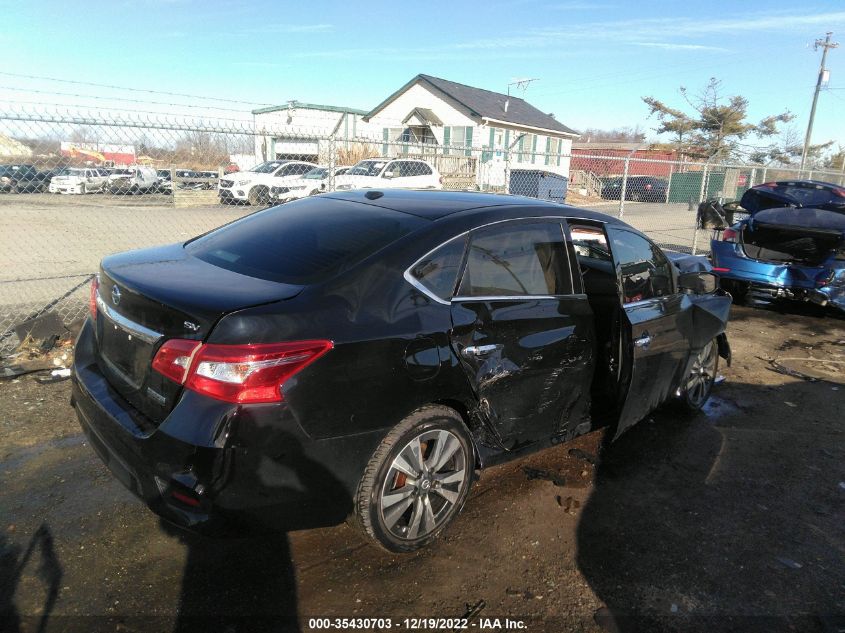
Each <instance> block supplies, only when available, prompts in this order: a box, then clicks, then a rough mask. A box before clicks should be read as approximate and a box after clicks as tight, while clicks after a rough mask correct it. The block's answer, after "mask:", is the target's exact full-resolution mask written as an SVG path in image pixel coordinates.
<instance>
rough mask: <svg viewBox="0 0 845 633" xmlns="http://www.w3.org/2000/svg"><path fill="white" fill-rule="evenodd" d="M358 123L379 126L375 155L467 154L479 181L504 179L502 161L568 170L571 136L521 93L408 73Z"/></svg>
mask: <svg viewBox="0 0 845 633" xmlns="http://www.w3.org/2000/svg"><path fill="white" fill-rule="evenodd" d="M364 121H365V122H367V123H369V124H370V125H371V126H374V127H376V128H380V130H381V141H382V143H381V145H382V154H383V155H386V156H394V155H399V154H427V155H431V156H432V158H435V157H439V156H444V157H447V156H451V157H458V156H464V157H469V158H470V160H468V161H465V162H466V163H467V169H468V170H469V171H471V172H475V173H476V174H477V179H478V184H479V185H482V186H485V185H491V186H497V185H501V184H503V183H504V173H505V167H504V165H505V161H506V159H507V160H508V162H509V163H510V168H511V169H525V168H529V169H530V168H535V169H545V170H548V171H552V172H555V173H559V174H561V175H564V176H568V174H569V156H570V155H571V150H572V141H573V139H576V138H578V137H579V134H578V133H577V132H576V131H574V130H572V129H571V128H569V127H567V126H565V125H564V124H563V123H561V122H560V121H558V120H557V119H555V118H554V117H553V116H552V115H550V114H545V113H543V112H541V111H540V110H538V109H537V108H535V107H534V106H532V105H531V104H530V103H528V102H527V101H525V100H524V99H520V98H518V97H514V96H508V95H505V94H501V93H498V92H492V91H490V90H483V89H481V88H473V87H472V86H466V85H464V84H459V83H456V82H454V81H447V80H445V79H439V78H437V77H432V76H430V75H417V76H416V77H414V78H413V79H411V80H410V81H409V82H408V83H406V84H405V85H404V86H402V87H401V88H399V90H397V91H396V92H394V93H393V94H392V95H390V96H389V97H388V98H387V99H385V100H384V101H382V102H381V103H380V104H379V105H377V106H376V107H375V108H373V109H372V110H371V111H370V112H369V113H368V114H367V115H366V117H364ZM475 161H478V162H477V163H475ZM439 162H440V163H441V165H439V166H440V167H441V170H442V171H448V170H449V168H448V166H446V167H445V169H444V167H443V165H442V163H444V162H448V161H443V160H440V161H439ZM453 162H454V161H453Z"/></svg>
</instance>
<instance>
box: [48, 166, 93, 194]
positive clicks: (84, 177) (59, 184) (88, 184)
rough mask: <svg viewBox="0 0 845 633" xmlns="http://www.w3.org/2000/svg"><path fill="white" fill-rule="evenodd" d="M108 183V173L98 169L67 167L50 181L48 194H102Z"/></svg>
mask: <svg viewBox="0 0 845 633" xmlns="http://www.w3.org/2000/svg"><path fill="white" fill-rule="evenodd" d="M106 182H108V172H107V171H106V170H105V169H100V168H98V167H84V168H83V167H68V168H66V169H63V170H62V171H61V172H60V173H59V174H58V175H56V176H53V177H52V178H51V179H50V184H49V186H48V187H47V190H48V191H49V192H50V193H72V194H83V195H84V194H86V193H94V192H95V191H97V192H102V191H103V189H104V188H105V186H106Z"/></svg>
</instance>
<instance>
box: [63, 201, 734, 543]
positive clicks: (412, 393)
mask: <svg viewBox="0 0 845 633" xmlns="http://www.w3.org/2000/svg"><path fill="white" fill-rule="evenodd" d="M684 261H686V262H692V263H693V265H692V267H691V268H692V272H684V271H683V270H682V269H681V268H680V267H679V266H681V264H677V265H676V264H675V263H673V262H672V261H671V260H670V259H669V258H668V257H667V255H666V254H665V253H664V252H663V251H662V250H661V249H660V248H659V247H658V246H656V245H655V244H654V243H653V242H651V241H650V240H649V239H648V238H647V237H645V236H644V235H642V234H641V233H639V232H638V231H636V230H635V229H633V228H631V227H630V226H628V225H626V224H624V223H623V222H621V221H619V220H617V219H615V218H612V217H609V216H606V215H602V214H600V213H595V212H591V211H586V210H583V209H577V208H574V207H568V206H563V205H559V204H554V203H549V202H545V201H541V200H536V199H532V198H522V197H516V196H514V197H511V196H497V195H492V194H484V193H470V192H435V191H395V190H394V191H391V190H384V191H381V190H372V191H367V192H364V191H354V192H346V193H339V192H338V193H331V194H322V195H319V196H313V197H308V198H304V199H301V200H296V201H294V202H291V203H289V204H286V205H284V206H278V207H273V208H270V209H267V210H264V211H261V212H259V213H254V214H250V215H248V216H246V217H244V218H241V219H239V220H237V221H235V222H233V223H230V224H227V225H225V226H223V227H221V228H219V229H216V230H214V231H211V232H209V233H206V234H204V235H203V236H200V237H198V238H195V239H192V240H189V241H187V242H185V243H177V244H172V245H169V246H162V247H157V248H148V249H144V250H136V251H132V252H129V253H124V254H118V255H113V256H110V257H107V258H105V259H104V260H103V261H102V264H101V266H100V272H99V276H98V277H97V278H96V279H95V280H94V282H93V283H92V287H91V316H90V318H89V319H87V320H86V322H85V324H84V325H83V327H82V331H81V333H80V335H79V338H78V340H77V343H76V351H75V355H74V361H73V370H72V375H73V403H74V406H75V407H76V410H77V413H78V415H79V419H80V422H81V425H82V428H83V429H84V431H85V433H86V434H87V436H88V437H89V438H90V443H91V446H92V447H93V448H94V449H95V450H96V451H97V452H98V453H99V454H100V456H101V457H102V458H103V460H104V461H105V463H106V464H107V465H108V467H109V468H110V469H111V470H112V471H113V472H114V474H115V475H116V476H117V478H118V479H119V480H120V481H121V482H123V483H124V485H126V486H127V487H128V488H129V489H130V490H131V491H132V492H134V493H135V494H136V495H138V496H139V497H140V498H141V499H143V500H144V501H146V502H147V503H148V504H149V506H150V507H151V508H152V509H153V510H154V511H156V512H158V513H159V514H161V515H162V516H164V517H166V518H167V519H168V520H170V521H173V522H176V523H178V524H180V525H182V526H185V527H189V528H192V529H195V530H201V531H202V530H209V531H214V530H215V529H217V527H219V526H227V525H231V524H232V521H234V522H235V523H234V524H235V525H256V524H259V525H261V526H262V527H271V528H278V529H293V528H295V527H307V526H313V525H316V524H329V523H333V522H338V521H341V520H343V519H344V518H345V517H346V516H347V515H349V514H350V513H352V514H353V515H354V516H355V521H356V522H357V525H358V527H359V528H360V530H361V531H362V532H363V533H364V534H366V535H367V536H369V537H370V538H371V539H372V540H373V541H374V542H375V543H377V544H379V545H381V546H382V547H384V548H386V549H388V550H390V551H395V552H407V551H411V550H415V549H417V548H419V547H422V546H423V545H425V544H427V543H429V542H430V541H431V540H432V539H434V538H435V537H436V536H437V535H438V534H439V533H440V532H441V531H442V530H443V529H444V528H445V527H446V525H448V524H449V522H450V521H451V520H452V519H453V518H454V517H455V515H456V514H457V513H458V512H459V511H460V509H461V507H462V506H463V504H464V501H465V500H466V498H467V494H468V492H469V489H470V485H471V483H472V481H473V479H474V473H475V471H476V470H477V469H481V468H486V467H488V466H491V465H493V464H497V463H501V462H503V461H506V460H509V459H513V458H515V457H517V456H520V455H524V454H526V453H528V452H531V451H535V450H539V449H542V448H545V447H548V446H549V445H551V444H557V443H559V442H562V441H567V440H570V439H572V438H574V437H576V436H579V435H581V434H583V433H587V432H589V431H591V430H592V429H594V428H597V427H599V426H603V425H607V424H609V425H612V427H613V431H612V435H613V436H615V437H618V436H619V435H620V434H621V433H623V432H624V431H626V430H627V429H628V428H630V427H631V426H632V425H633V424H635V423H636V422H637V421H638V420H640V419H642V418H643V417H644V416H646V415H647V414H648V412H649V411H650V410H652V409H653V408H654V407H656V406H657V405H658V404H660V403H661V402H664V401H666V400H669V399H673V398H676V397H677V399H678V401H679V402H680V403H682V404H683V405H684V406H686V407H687V408H689V409H692V410H697V409H699V408H700V407H701V406H702V405H703V404H704V402H705V401H706V400H707V398H708V396H709V394H710V390H711V388H712V386H713V382H714V379H715V376H716V372H717V366H718V360H719V356H722V357H723V358H730V349H729V346H728V342H727V339H726V337H725V335H724V329H725V325H726V321H727V317H728V311H729V308H730V297H729V296H727V295H726V294H725V293H723V292H722V291H721V290H718V289H717V287H716V278H715V276H714V275H713V273H712V272H708V271H706V265H707V264H706V261H703V260H702V258H695V257H692V256H688V255H687V256H684V257H683V258H682V259H681V262H684ZM702 262H703V263H702ZM702 265H703V266H705V270H702V268H701V267H700V266H702Z"/></svg>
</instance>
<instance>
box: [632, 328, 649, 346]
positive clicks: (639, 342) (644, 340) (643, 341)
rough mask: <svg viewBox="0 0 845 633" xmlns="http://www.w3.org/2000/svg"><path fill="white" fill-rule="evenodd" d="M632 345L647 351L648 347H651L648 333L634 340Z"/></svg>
mask: <svg viewBox="0 0 845 633" xmlns="http://www.w3.org/2000/svg"><path fill="white" fill-rule="evenodd" d="M634 345H636V346H637V347H642V348H643V349H648V346H649V345H651V337H650V336H649V335H648V332H646V333H645V334H643V335H642V336H641V337H640V338H638V339H634Z"/></svg>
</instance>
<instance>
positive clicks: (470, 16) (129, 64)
mask: <svg viewBox="0 0 845 633" xmlns="http://www.w3.org/2000/svg"><path fill="white" fill-rule="evenodd" d="M0 9H2V15H3V16H4V21H3V28H2V30H0V57H2V59H3V60H4V63H3V65H2V69H0V107H2V105H3V104H4V103H5V104H7V105H8V104H10V103H18V104H20V103H21V102H25V103H35V102H38V103H59V104H62V105H63V106H64V105H74V104H80V103H87V104H91V103H94V104H98V105H100V106H102V107H103V108H113V107H120V108H123V109H127V110H130V109H133V110H143V111H153V112H169V113H182V112H185V113H196V112H197V111H200V110H202V111H203V112H213V113H215V114H219V116H221V117H231V118H241V117H244V116H246V115H247V113H248V112H249V110H250V109H252V108H255V107H261V106H264V105H278V104H283V103H285V102H287V101H289V100H298V101H303V102H309V103H320V104H329V105H342V106H350V107H356V108H361V109H365V110H367V109H370V108H372V107H373V106H375V105H376V104H378V103H379V102H380V101H381V100H383V99H384V98H385V97H386V96H388V95H389V94H391V93H392V92H393V91H395V90H396V89H397V88H399V87H400V86H402V85H403V84H404V83H405V82H407V81H408V80H409V79H411V78H412V77H413V76H414V75H416V74H418V73H427V74H431V75H435V76H438V77H443V78H446V79H450V80H452V81H457V82H461V83H465V84H469V85H472V86H477V87H480V88H486V89H489V90H495V91H499V92H505V91H506V90H507V86H508V83H510V82H512V81H514V80H515V79H521V78H532V79H536V81H534V82H532V83H531V84H530V85H529V87H528V89H527V90H526V91H525V92H524V94H523V93H522V92H521V91H519V90H517V89H514V91H515V92H514V93H513V94H516V95H517V96H524V98H525V99H526V100H527V101H529V102H530V103H532V104H533V105H535V106H536V107H538V108H540V109H541V110H543V111H544V112H551V113H554V115H555V116H556V117H557V119H558V120H560V121H561V122H563V123H564V124H566V125H567V126H569V127H571V128H574V129H576V130H583V129H586V128H602V129H611V128H619V127H623V126H629V127H633V126H637V125H639V126H640V127H641V128H645V130H646V131H647V132H648V133H649V136H654V134H653V132H652V130H653V128H654V127H655V126H656V125H657V122H656V121H655V120H654V119H653V118H651V119H650V118H648V110H647V108H646V106H645V104H643V102H642V99H641V97H643V96H647V95H648V96H654V97H657V98H659V99H661V100H663V101H664V102H667V103H669V104H671V105H676V106H678V107H682V106H684V105H685V103H684V101H683V98H682V97H681V95H680V93H679V87H680V86H686V87H687V88H688V89H689V90H690V92H692V93H695V92H696V91H698V90H699V89H701V88H702V87H703V86H704V84H705V83H706V82H707V80H708V79H709V78H710V77H716V78H718V79H720V80H721V81H722V88H723V90H724V93H725V94H726V95H742V96H744V97H745V98H747V99H748V101H749V114H750V118H751V119H752V120H758V119H760V118H762V117H764V116H766V115H770V114H775V113H779V112H782V111H784V110H789V111H790V112H792V113H793V114H794V115H796V119H795V121H794V122H793V123H791V124H790V125H791V126H794V128H795V130H796V132H797V133H798V134H799V136H800V137H802V138H803V134H804V132H805V130H806V125H807V121H808V116H809V112H810V105H811V101H812V96H813V88H814V86H815V82H816V77H817V74H818V67H819V62H820V59H821V51H814V50H813V42H814V41H815V40H816V39H817V38H823V37H824V35H825V32H827V31H833V32H834V36H833V39H834V41H837V40H840V39H841V40H842V42H843V45H844V46H843V48H840V49H834V50H831V51H830V53H829V54H828V63H827V68H828V69H829V70H830V82H829V84H828V85H827V87H826V88H825V89H824V90H823V91H822V93H821V95H820V98H819V105H818V110H817V114H816V123H815V128H814V134H813V142H814V143H818V142H824V141H828V140H833V141H835V142H837V143H842V144H843V145H845V116H843V113H845V3H843V2H842V1H841V0H828V1H824V0H820V1H814V0H802V1H801V2H795V0H788V1H783V0H767V1H765V2H759V1H756V0H747V1H746V2H742V3H739V2H735V1H726V0H708V1H707V2H689V1H687V2H670V1H655V2H648V1H640V2H630V1H625V0H560V1H557V2H555V1H550V2H539V1H535V0H510V1H505V0H488V1H486V2H477V1H476V2H456V1H454V0H452V1H451V2H441V1H440V0H427V1H426V2H415V3H405V2H396V0H393V1H392V2H379V1H376V0H368V1H367V2H354V3H353V2H340V1H334V0H332V1H329V0H312V1H310V2H301V1H300V2H295V3H291V2H264V1H262V2H248V3H244V2H216V1H214V0H204V1H203V2H196V1H191V0H127V1H124V0H111V1H109V2H106V3H98V2H93V1H89V2H85V3H78V2H66V1H60V2H57V1H55V0H42V1H41V2H32V1H31V0H28V1H26V2H10V1H8V0H0ZM24 76H31V77H40V78H54V79H64V80H66V81H65V82H58V81H51V80H47V79H32V78H26V77H24ZM68 81H75V82H79V83H68ZM87 83H97V84H103V85H110V86H118V87H120V89H118V88H105V87H94V86H90V85H86V84H87ZM125 88H132V89H133V90H126V89H125ZM144 91H150V92H144ZM161 93H172V94H161ZM177 95H188V96H177Z"/></svg>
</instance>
